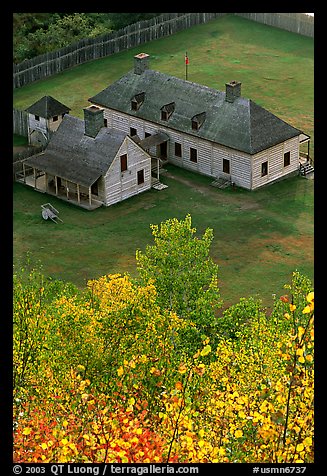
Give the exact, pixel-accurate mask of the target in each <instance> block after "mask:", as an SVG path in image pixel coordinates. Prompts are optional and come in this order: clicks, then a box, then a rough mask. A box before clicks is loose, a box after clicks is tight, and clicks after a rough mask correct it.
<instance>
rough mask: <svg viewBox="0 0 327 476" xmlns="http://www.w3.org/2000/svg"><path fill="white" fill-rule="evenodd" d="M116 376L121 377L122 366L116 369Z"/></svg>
mask: <svg viewBox="0 0 327 476" xmlns="http://www.w3.org/2000/svg"><path fill="white" fill-rule="evenodd" d="M117 373H118V377H121V376H122V375H123V373H124V367H122V366H120V367H119V369H118V370H117Z"/></svg>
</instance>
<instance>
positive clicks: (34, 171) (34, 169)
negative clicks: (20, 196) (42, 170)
mask: <svg viewBox="0 0 327 476" xmlns="http://www.w3.org/2000/svg"><path fill="white" fill-rule="evenodd" d="M33 173H34V188H36V168H35V167H33Z"/></svg>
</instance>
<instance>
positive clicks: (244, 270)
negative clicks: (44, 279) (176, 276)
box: [14, 15, 314, 306]
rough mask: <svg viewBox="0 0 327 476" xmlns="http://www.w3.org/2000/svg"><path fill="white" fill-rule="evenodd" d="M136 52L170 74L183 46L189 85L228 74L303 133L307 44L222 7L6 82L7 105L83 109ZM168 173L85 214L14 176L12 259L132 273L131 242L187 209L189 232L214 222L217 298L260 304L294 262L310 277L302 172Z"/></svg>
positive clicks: (70, 276)
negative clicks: (252, 181) (230, 180)
mask: <svg viewBox="0 0 327 476" xmlns="http://www.w3.org/2000/svg"><path fill="white" fill-rule="evenodd" d="M140 51H145V52H147V53H149V54H150V55H151V67H152V68H153V69H158V70H160V71H162V72H166V73H169V74H173V75H175V76H178V77H184V54H185V51H187V52H188V55H189V58H190V66H189V79H190V80H191V81H195V82H198V83H202V84H206V85H208V86H210V87H216V88H217V89H220V90H224V89H225V82H227V81H230V80H232V79H236V80H239V81H241V82H242V95H244V96H245V97H249V98H251V99H253V100H254V101H255V102H257V103H258V104H260V105H262V106H264V107H266V108H267V109H269V110H271V111H272V112H274V113H275V114H276V115H278V116H279V117H281V118H282V119H284V120H286V121H288V122H290V123H291V124H292V125H294V126H295V127H298V128H300V129H302V130H303V131H304V132H306V133H307V134H309V135H310V136H311V137H312V139H313V133H314V132H313V40H312V39H311V38H307V37H303V36H300V35H296V34H294V33H289V32H286V31H283V30H279V29H276V28H272V27H268V26H265V25H261V24H258V23H255V22H250V21H248V20H245V19H243V18H239V17H234V16H232V15H228V16H225V17H222V18H220V19H218V20H215V21H211V22H210V23H208V24H205V25H199V26H196V27H194V28H191V29H188V30H185V31H183V32H181V33H178V34H176V35H173V36H171V37H168V38H165V39H162V40H157V41H153V42H151V43H148V44H146V45H144V46H142V48H138V49H137V50H136V49H133V50H129V51H126V52H124V53H119V54H116V55H113V56H111V57H108V58H104V59H102V60H98V61H93V62H91V63H89V64H85V65H81V66H78V67H75V68H73V69H72V70H70V71H67V72H65V73H61V74H59V75H57V76H55V77H52V78H49V79H48V80H44V81H39V82H37V83H34V84H31V85H29V86H26V87H24V88H22V89H19V90H15V91H14V106H15V107H17V108H26V107H27V106H29V105H31V104H32V103H33V102H35V101H36V100H37V99H39V98H40V97H42V96H43V95H45V94H49V95H52V96H54V97H55V98H56V99H58V100H59V101H62V102H63V103H64V104H66V105H68V106H69V107H71V109H72V111H71V114H73V115H75V116H79V117H82V113H83V111H82V108H83V107H85V106H86V105H87V104H88V102H87V99H88V98H89V97H90V96H92V95H94V94H95V93H97V92H99V91H100V90H101V89H103V88H105V87H106V86H107V85H108V84H109V83H111V82H112V81H114V80H116V79H117V78H119V77H120V76H122V75H123V74H125V73H126V71H128V70H130V69H131V68H132V67H133V56H134V55H135V54H136V53H139V52H140ZM310 151H311V153H313V147H312V145H311V147H310ZM167 170H168V175H166V176H162V181H163V182H164V183H166V184H167V185H168V188H167V189H165V190H163V191H160V192H158V191H155V190H151V191H150V192H146V193H144V194H142V195H140V196H137V197H133V198H131V199H129V200H127V201H125V202H122V203H120V204H117V205H114V206H112V207H109V208H104V207H103V208H100V209H97V210H95V211H93V212H88V211H85V210H82V209H79V208H78V207H74V206H73V205H70V204H67V203H64V202H62V201H60V200H57V199H55V198H53V197H49V196H47V195H44V194H41V193H37V192H35V191H33V190H32V189H29V188H27V187H24V186H23V185H20V184H14V262H17V261H18V260H20V259H21V258H22V257H24V256H25V253H26V252H30V253H31V255H32V259H33V260H35V261H36V260H40V262H41V263H42V264H43V267H44V272H45V274H47V275H51V276H53V277H56V278H60V279H63V280H69V281H72V282H74V283H76V284H77V285H79V286H84V284H85V283H86V281H87V279H90V278H94V277H97V276H100V275H103V274H105V273H114V272H130V273H131V274H132V275H133V274H135V264H136V263H135V250H136V249H137V248H141V249H144V248H145V246H146V244H147V243H151V240H152V237H151V231H150V228H149V225H150V224H151V223H159V222H161V221H162V220H165V219H167V218H172V217H177V218H184V217H185V215H186V214H187V213H191V215H192V217H193V224H194V226H195V227H196V228H197V229H198V232H199V233H202V232H203V231H204V230H205V229H206V228H207V227H211V228H213V229H214V235H215V238H214V243H213V246H212V256H213V258H214V260H215V261H216V262H217V263H218V264H219V266H220V287H221V294H222V298H223V299H224V301H225V303H226V305H227V304H232V303H234V302H236V301H237V300H238V299H239V297H241V296H249V295H256V294H258V295H259V296H261V297H262V298H263V300H264V303H265V305H267V306H270V305H271V296H272V294H273V293H276V294H277V295H278V294H280V293H283V288H282V286H283V284H285V283H286V282H289V281H290V278H291V273H292V271H294V270H295V269H297V270H299V271H301V272H303V273H305V274H307V275H308V276H309V277H310V278H312V279H313V252H314V250H313V194H314V187H313V181H312V180H305V179H303V178H300V177H294V178H292V179H289V180H285V181H283V182H280V183H277V184H274V185H271V186H269V187H266V188H264V189H260V190H257V191H255V192H248V191H245V190H239V189H236V190H231V189H225V190H218V189H215V188H213V187H211V186H210V183H211V181H212V180H211V179H210V178H207V177H203V176H198V175H195V174H193V173H191V172H187V171H185V170H180V169H178V168H176V167H173V166H168V167H167ZM48 201H50V202H51V203H52V204H53V205H54V206H55V207H56V208H57V209H58V210H59V211H60V216H61V218H62V219H63V220H64V223H63V224H60V225H56V224H54V223H53V222H48V221H44V220H43V219H42V217H41V207H40V206H41V204H42V203H45V202H48Z"/></svg>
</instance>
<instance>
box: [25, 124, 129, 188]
mask: <svg viewBox="0 0 327 476" xmlns="http://www.w3.org/2000/svg"><path fill="white" fill-rule="evenodd" d="M125 137H126V133H124V132H121V131H118V130H116V129H107V128H106V127H103V128H101V130H100V131H99V133H98V135H97V136H96V138H92V137H88V136H86V135H85V134H84V121H83V120H81V119H78V118H77V117H74V116H70V115H67V116H65V117H64V118H63V121H62V123H61V124H60V126H59V127H58V130H57V132H56V133H55V134H53V136H52V137H51V139H50V141H49V144H48V146H47V148H46V150H45V151H44V152H43V153H41V154H38V155H34V156H32V157H30V158H28V159H27V160H26V161H25V163H26V164H28V165H30V166H32V167H36V168H38V169H40V170H44V171H45V172H47V173H49V174H51V175H56V176H58V177H61V178H63V179H66V180H69V181H72V182H74V183H78V184H80V185H84V186H86V187H89V186H91V185H92V184H93V183H94V182H95V181H96V180H97V179H98V178H99V177H100V176H101V175H104V174H105V173H106V172H107V170H108V168H109V166H110V164H111V163H112V161H113V159H114V158H115V156H116V154H117V152H118V149H119V147H120V145H121V144H122V142H123V140H124V138H125Z"/></svg>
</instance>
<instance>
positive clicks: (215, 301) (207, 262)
mask: <svg viewBox="0 0 327 476" xmlns="http://www.w3.org/2000/svg"><path fill="white" fill-rule="evenodd" d="M151 229H152V235H153V237H154V245H148V246H147V247H146V250H145V253H143V252H142V251H140V250H137V252H136V260H137V269H138V272H139V275H140V278H141V282H142V283H147V282H153V283H154V285H155V287H156V290H157V296H158V303H159V305H160V307H161V308H162V309H169V310H171V311H174V312H176V314H177V315H178V316H179V317H181V318H183V319H187V320H190V321H192V322H193V323H194V325H195V327H194V338H196V336H197V338H198V339H196V340H197V345H199V343H200V342H201V341H202V340H203V339H204V338H205V337H207V336H208V337H213V336H214V335H215V332H216V331H215V325H216V318H215V311H216V309H217V308H219V306H220V295H219V288H218V265H217V264H215V263H214V262H213V260H212V259H211V258H210V256H209V251H210V245H211V243H212V240H213V230H212V229H210V228H207V229H206V231H205V232H204V234H203V236H202V238H198V237H197V236H196V235H195V234H196V228H192V219H191V216H190V215H187V216H186V218H185V220H180V221H179V220H177V219H176V218H173V219H169V220H167V221H165V222H163V223H161V224H160V226H158V225H151Z"/></svg>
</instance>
